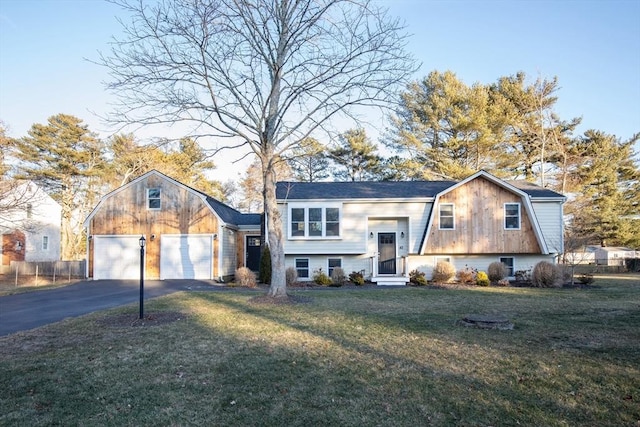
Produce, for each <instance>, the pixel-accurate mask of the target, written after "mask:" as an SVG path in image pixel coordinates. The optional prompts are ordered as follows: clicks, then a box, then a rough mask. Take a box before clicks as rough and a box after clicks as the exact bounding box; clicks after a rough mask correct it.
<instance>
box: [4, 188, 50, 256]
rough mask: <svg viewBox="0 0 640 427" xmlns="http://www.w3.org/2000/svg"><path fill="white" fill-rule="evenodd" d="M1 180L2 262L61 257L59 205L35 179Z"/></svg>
mask: <svg viewBox="0 0 640 427" xmlns="http://www.w3.org/2000/svg"><path fill="white" fill-rule="evenodd" d="M1 184H2V186H1V188H0V193H1V196H2V197H1V199H2V200H1V201H0V235H1V239H0V255H1V257H0V258H1V259H2V261H1V265H2V266H9V265H10V264H11V262H12V261H29V262H46V261H58V260H60V240H61V234H60V227H61V223H62V208H61V207H60V205H59V204H58V203H57V202H56V201H55V200H54V199H53V198H51V196H49V195H48V194H47V193H46V192H45V191H44V190H42V189H41V188H40V187H39V186H38V185H36V184H35V183H34V182H32V181H3V182H2V183H1Z"/></svg>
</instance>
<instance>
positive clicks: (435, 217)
mask: <svg viewBox="0 0 640 427" xmlns="http://www.w3.org/2000/svg"><path fill="white" fill-rule="evenodd" d="M442 203H453V204H454V206H455V229H453V230H440V229H439V223H438V221H439V206H440V205H441V204H442ZM504 203H519V204H520V206H521V210H520V221H521V227H520V229H519V230H505V229H504V226H503V224H504V223H503V220H504V217H503V207H504ZM436 252H438V253H542V254H548V253H549V250H548V247H547V245H546V243H545V241H544V238H543V235H542V231H541V229H540V225H539V224H538V220H537V218H536V215H535V212H534V210H533V207H532V204H531V199H530V197H529V194H528V193H527V192H525V191H523V190H521V189H519V188H516V187H515V186H513V185H511V184H509V183H507V182H505V181H503V180H501V179H499V178H497V177H495V176H493V175H491V174H489V173H487V172H485V171H480V172H478V173H476V174H474V175H472V176H470V177H468V178H466V179H464V180H462V181H460V182H458V183H456V184H454V185H451V186H450V187H449V188H447V189H445V190H443V191H441V192H440V193H438V194H437V195H436V197H435V202H434V204H433V208H432V210H431V214H430V217H429V221H428V225H427V228H426V230H425V233H424V236H423V241H422V243H421V250H420V253H424V254H426V253H436Z"/></svg>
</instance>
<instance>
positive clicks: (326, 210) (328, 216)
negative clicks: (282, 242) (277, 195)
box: [289, 205, 341, 239]
mask: <svg viewBox="0 0 640 427" xmlns="http://www.w3.org/2000/svg"><path fill="white" fill-rule="evenodd" d="M340 223H341V207H340V206H323V205H318V206H313V205H312V206H300V205H293V206H292V205H289V238H290V239H338V238H340Z"/></svg>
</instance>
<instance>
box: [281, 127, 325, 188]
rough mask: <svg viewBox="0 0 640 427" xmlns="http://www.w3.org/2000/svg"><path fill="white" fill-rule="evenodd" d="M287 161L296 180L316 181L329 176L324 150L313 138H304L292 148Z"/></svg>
mask: <svg viewBox="0 0 640 427" xmlns="http://www.w3.org/2000/svg"><path fill="white" fill-rule="evenodd" d="M287 161H288V163H289V166H290V167H291V170H292V172H293V175H294V177H295V179H296V180H297V181H301V182H318V181H322V180H324V179H326V178H328V177H329V175H330V173H329V159H328V157H327V153H326V150H325V148H324V146H323V145H322V144H320V142H319V141H318V140H317V139H315V138H306V139H305V140H303V141H302V142H301V143H300V146H299V147H296V148H295V149H293V150H292V152H291V154H290V155H289V156H287Z"/></svg>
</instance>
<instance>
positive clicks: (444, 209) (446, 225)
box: [438, 203, 456, 230]
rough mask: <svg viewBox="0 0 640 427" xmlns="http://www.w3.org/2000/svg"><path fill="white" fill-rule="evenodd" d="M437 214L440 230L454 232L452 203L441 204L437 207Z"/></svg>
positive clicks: (454, 223)
mask: <svg viewBox="0 0 640 427" xmlns="http://www.w3.org/2000/svg"><path fill="white" fill-rule="evenodd" d="M438 212H439V216H440V225H439V229H440V230H455V228H456V222H455V216H454V212H455V209H454V206H453V203H442V204H441V205H440V206H439V207H438Z"/></svg>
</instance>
